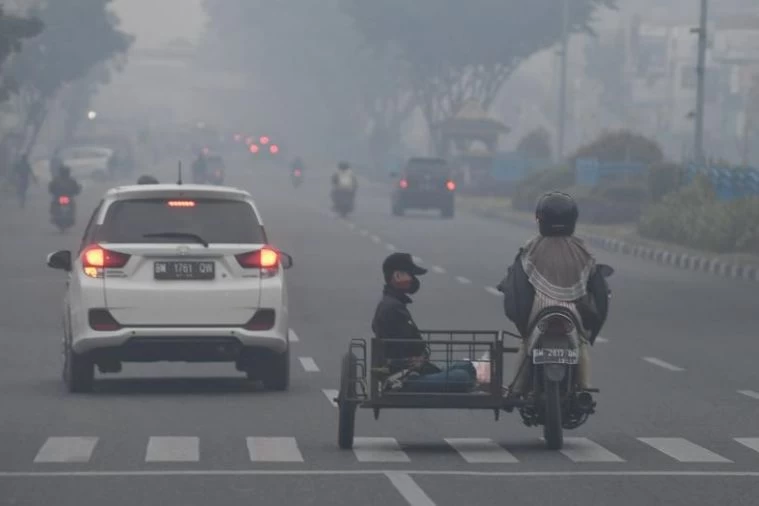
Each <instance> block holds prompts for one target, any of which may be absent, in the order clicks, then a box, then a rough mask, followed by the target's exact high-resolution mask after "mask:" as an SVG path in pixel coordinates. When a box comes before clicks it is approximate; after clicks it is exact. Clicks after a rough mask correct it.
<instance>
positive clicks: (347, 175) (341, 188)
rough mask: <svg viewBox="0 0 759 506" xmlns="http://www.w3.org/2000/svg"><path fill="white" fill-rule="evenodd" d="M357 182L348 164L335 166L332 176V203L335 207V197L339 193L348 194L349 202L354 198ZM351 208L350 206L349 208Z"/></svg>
mask: <svg viewBox="0 0 759 506" xmlns="http://www.w3.org/2000/svg"><path fill="white" fill-rule="evenodd" d="M356 190H358V180H357V179H356V175H355V174H354V173H353V171H352V170H351V168H350V165H349V164H348V162H340V163H338V164H337V171H336V172H335V173H333V174H332V202H333V204H335V205H336V203H337V196H338V194H339V193H340V192H348V194H349V195H350V199H351V202H353V201H354V199H355V198H356ZM351 207H352V206H351Z"/></svg>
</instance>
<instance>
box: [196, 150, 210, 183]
mask: <svg viewBox="0 0 759 506" xmlns="http://www.w3.org/2000/svg"><path fill="white" fill-rule="evenodd" d="M207 172H208V160H207V159H206V153H205V151H201V152H200V153H198V157H197V158H196V159H195V161H194V162H193V163H192V177H193V181H194V182H195V183H203V182H205V180H206V175H207Z"/></svg>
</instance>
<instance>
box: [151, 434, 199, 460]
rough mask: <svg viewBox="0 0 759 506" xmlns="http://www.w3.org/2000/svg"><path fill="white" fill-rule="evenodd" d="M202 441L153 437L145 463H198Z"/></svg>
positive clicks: (197, 439) (195, 438) (189, 438)
mask: <svg viewBox="0 0 759 506" xmlns="http://www.w3.org/2000/svg"><path fill="white" fill-rule="evenodd" d="M199 460H200V439H199V438H197V437H170V436H168V437H151V438H150V439H149V440H148V449H147V451H146V453H145V462H198V461H199Z"/></svg>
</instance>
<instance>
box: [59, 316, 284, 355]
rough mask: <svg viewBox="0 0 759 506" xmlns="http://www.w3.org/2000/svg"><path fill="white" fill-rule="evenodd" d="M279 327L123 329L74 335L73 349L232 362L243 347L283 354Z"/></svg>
mask: <svg viewBox="0 0 759 506" xmlns="http://www.w3.org/2000/svg"><path fill="white" fill-rule="evenodd" d="M280 327H281V325H277V326H275V327H274V328H273V329H271V330H266V331H249V330H245V329H240V328H229V327H213V328H209V327H196V328H191V327H189V328H188V327H180V328H166V327H140V328H128V327H126V328H123V329H120V330H117V331H112V332H96V331H92V332H89V333H87V334H85V335H80V336H76V337H75V339H74V341H73V344H72V348H73V351H74V352H76V353H79V354H82V353H90V352H92V353H93V354H95V355H98V356H103V357H106V356H107V357H108V358H112V359H114V360H119V361H125V362H142V361H146V362H150V361H159V360H170V361H197V362H203V361H209V362H216V361H220V362H223V361H232V360H235V357H236V356H237V355H239V354H240V352H241V351H242V350H243V349H245V348H257V349H264V350H269V351H272V352H274V353H284V352H285V351H286V350H287V348H288V331H287V329H285V330H284V331H283V330H281V328H280ZM285 327H286V326H285Z"/></svg>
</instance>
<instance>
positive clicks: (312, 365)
mask: <svg viewBox="0 0 759 506" xmlns="http://www.w3.org/2000/svg"><path fill="white" fill-rule="evenodd" d="M298 360H300V365H302V366H303V369H304V370H305V371H306V372H319V366H317V365H316V362H314V359H313V358H311V357H298Z"/></svg>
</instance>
